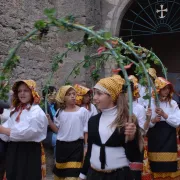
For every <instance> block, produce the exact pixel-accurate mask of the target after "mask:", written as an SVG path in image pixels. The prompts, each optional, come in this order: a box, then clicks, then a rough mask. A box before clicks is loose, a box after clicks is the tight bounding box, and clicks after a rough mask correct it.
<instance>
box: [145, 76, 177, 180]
mask: <svg viewBox="0 0 180 180" xmlns="http://www.w3.org/2000/svg"><path fill="white" fill-rule="evenodd" d="M155 86H156V91H157V93H158V97H159V100H160V102H159V103H160V107H158V106H157V103H156V100H155V99H153V100H152V107H151V108H152V118H151V123H150V129H149V131H148V158H149V162H150V168H151V171H152V176H153V179H154V180H156V179H158V180H159V179H161V180H171V179H172V180H179V179H180V171H179V169H178V154H179V153H178V150H179V147H178V141H177V128H178V126H179V125H180V110H179V107H178V105H177V103H176V102H175V101H174V100H172V95H173V86H172V84H171V83H170V82H169V81H167V80H166V79H164V78H162V77H157V78H156V80H155ZM153 97H154V93H153Z"/></svg>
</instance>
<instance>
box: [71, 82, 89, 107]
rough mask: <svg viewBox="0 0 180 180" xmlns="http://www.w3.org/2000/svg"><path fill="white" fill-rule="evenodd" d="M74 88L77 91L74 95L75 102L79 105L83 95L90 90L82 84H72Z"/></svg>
mask: <svg viewBox="0 0 180 180" xmlns="http://www.w3.org/2000/svg"><path fill="white" fill-rule="evenodd" d="M74 89H75V91H76V93H77V96H76V104H77V105H79V106H81V105H82V101H83V96H84V95H86V94H87V93H88V92H90V89H89V88H86V87H84V86H81V85H79V84H75V85H74Z"/></svg>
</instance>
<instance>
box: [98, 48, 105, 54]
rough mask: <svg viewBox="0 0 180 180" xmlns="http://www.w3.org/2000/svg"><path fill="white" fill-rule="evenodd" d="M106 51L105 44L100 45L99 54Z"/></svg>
mask: <svg viewBox="0 0 180 180" xmlns="http://www.w3.org/2000/svg"><path fill="white" fill-rule="evenodd" d="M104 51H106V48H105V47H104V46H101V47H99V48H98V50H97V52H98V55H100V54H101V53H102V52H104Z"/></svg>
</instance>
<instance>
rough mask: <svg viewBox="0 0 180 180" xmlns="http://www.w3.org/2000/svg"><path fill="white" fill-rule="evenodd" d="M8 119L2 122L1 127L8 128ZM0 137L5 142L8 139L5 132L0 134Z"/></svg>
mask: <svg viewBox="0 0 180 180" xmlns="http://www.w3.org/2000/svg"><path fill="white" fill-rule="evenodd" d="M8 120H9V119H8ZM8 120H7V121H6V122H5V123H3V124H2V126H3V127H5V128H9V126H8ZM0 139H1V140H3V141H5V142H7V141H9V136H7V135H5V134H0Z"/></svg>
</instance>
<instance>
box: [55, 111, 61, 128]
mask: <svg viewBox="0 0 180 180" xmlns="http://www.w3.org/2000/svg"><path fill="white" fill-rule="evenodd" d="M60 114H61V110H60V109H58V110H57V111H56V114H55V116H54V124H55V125H56V127H57V128H58V129H59V128H60Z"/></svg>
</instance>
